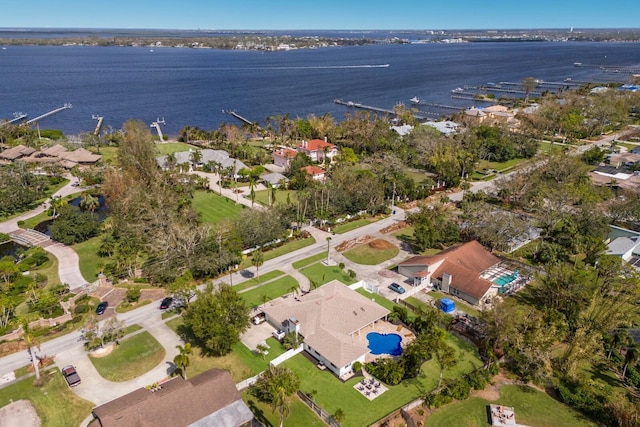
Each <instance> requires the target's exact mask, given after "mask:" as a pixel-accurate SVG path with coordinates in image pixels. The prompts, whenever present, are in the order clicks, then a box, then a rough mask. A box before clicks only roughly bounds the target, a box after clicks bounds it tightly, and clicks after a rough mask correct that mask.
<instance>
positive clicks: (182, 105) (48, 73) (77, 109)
mask: <svg viewBox="0 0 640 427" xmlns="http://www.w3.org/2000/svg"><path fill="white" fill-rule="evenodd" d="M576 62H579V63H582V64H583V66H582V67H575V66H574V63H576ZM387 65H388V66H387ZM599 66H605V67H609V68H606V69H601V68H599ZM621 67H635V68H636V69H637V68H638V67H640V44H637V43H590V42H565V43H562V42H500V43H465V44H432V43H430V44H409V45H387V44H380V45H372V46H357V47H343V48H338V47H335V48H322V49H306V50H291V51H282V52H273V53H263V52H257V51H225V50H214V49H188V48H158V47H154V48H150V47H144V48H143V47H88V46H66V47H53V46H39V47H36V46H6V47H0V76H1V77H0V118H8V119H11V118H13V113H14V112H23V113H27V114H28V115H29V118H33V117H36V116H38V115H40V114H43V113H46V112H48V111H51V110H53V109H55V108H58V107H61V106H62V105H63V104H65V103H70V104H72V105H73V109H70V110H65V111H62V112H60V113H58V114H56V115H53V116H50V117H47V118H45V119H42V120H41V121H40V123H39V125H40V127H41V128H55V129H61V130H62V131H64V132H65V133H67V134H77V133H80V132H90V131H92V130H93V128H94V127H95V124H96V120H95V119H93V116H94V115H99V116H103V117H104V119H105V126H110V127H112V128H114V129H118V128H120V127H121V126H122V123H123V122H124V121H125V120H127V119H130V118H135V119H140V120H143V121H144V122H146V123H151V122H152V121H154V120H156V119H157V118H163V117H164V119H165V121H166V125H165V127H164V129H163V131H164V133H165V134H170V135H172V134H176V133H177V132H178V130H179V129H180V128H182V127H184V126H186V125H191V126H199V127H201V128H204V129H214V128H217V127H218V126H219V124H220V123H221V122H223V121H225V122H233V123H237V120H236V119H234V118H233V117H231V116H229V115H228V114H225V113H224V112H223V110H235V111H237V112H238V113H239V114H241V115H243V116H244V117H246V118H248V119H250V120H252V121H257V122H260V123H264V121H265V118H266V117H269V116H278V115H284V114H289V116H290V117H293V118H295V117H305V116H307V115H309V114H311V113H313V114H316V115H321V114H324V113H330V114H331V115H333V116H334V117H335V118H336V119H337V120H342V119H343V118H344V115H345V113H346V112H347V111H349V110H348V108H347V107H344V106H340V105H337V104H335V103H334V102H333V101H334V99H336V98H340V99H343V100H345V101H354V102H360V103H363V104H367V105H372V106H376V107H381V108H387V109H390V108H393V105H395V104H396V103H398V102H402V103H405V104H406V105H409V104H410V102H409V99H410V98H412V97H414V96H417V97H418V98H420V99H421V100H423V101H425V102H429V103H437V104H447V105H457V106H467V105H471V103H472V102H471V101H462V100H454V99H451V97H450V91H451V90H452V89H455V88H457V87H462V86H464V85H471V86H477V85H483V84H486V83H489V82H491V83H500V82H519V81H521V80H522V79H523V78H525V77H534V78H536V79H540V80H544V81H546V82H562V81H564V80H565V79H567V78H570V79H573V80H574V81H576V80H578V81H596V82H602V81H609V80H611V81H621V82H624V81H625V80H627V79H628V78H629V75H630V74H629V73H627V72H625V70H624V69H622V68H621ZM618 68H620V69H619V70H618ZM616 71H618V72H616ZM425 109H426V107H425Z"/></svg>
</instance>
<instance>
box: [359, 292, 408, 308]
mask: <svg viewBox="0 0 640 427" xmlns="http://www.w3.org/2000/svg"><path fill="white" fill-rule="evenodd" d="M356 292H358V293H359V294H362V295H364V296H365V297H367V298H368V299H373V300H375V302H376V303H378V304H379V305H381V306H383V307H384V308H386V309H387V310H389V311H391V310H393V307H399V306H398V304H396V303H395V302H393V301H389V300H388V299H386V298H385V297H383V296H382V295H377V294H372V293H371V292H369V291H367V290H365V289H363V288H360V289H356Z"/></svg>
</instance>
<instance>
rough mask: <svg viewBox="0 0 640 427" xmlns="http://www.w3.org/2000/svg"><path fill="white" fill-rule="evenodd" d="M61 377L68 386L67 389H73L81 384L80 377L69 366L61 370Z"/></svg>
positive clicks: (73, 368) (74, 369)
mask: <svg viewBox="0 0 640 427" xmlns="http://www.w3.org/2000/svg"><path fill="white" fill-rule="evenodd" d="M62 376H63V377H64V379H65V380H67V384H69V387H75V386H77V385H78V384H80V382H81V381H80V375H78V372H77V371H76V368H75V367H73V366H71V365H68V366H65V367H64V368H62Z"/></svg>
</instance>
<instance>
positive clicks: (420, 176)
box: [405, 170, 433, 184]
mask: <svg viewBox="0 0 640 427" xmlns="http://www.w3.org/2000/svg"><path fill="white" fill-rule="evenodd" d="M405 175H407V176H408V177H409V178H411V179H413V182H415V183H416V184H420V183H422V181H424V180H425V179H429V180H431V181H433V175H429V174H428V173H426V172H419V171H417V170H407V171H405Z"/></svg>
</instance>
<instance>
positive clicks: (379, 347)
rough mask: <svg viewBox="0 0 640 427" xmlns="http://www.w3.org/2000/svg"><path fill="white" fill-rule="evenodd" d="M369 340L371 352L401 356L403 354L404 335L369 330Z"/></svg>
mask: <svg viewBox="0 0 640 427" xmlns="http://www.w3.org/2000/svg"><path fill="white" fill-rule="evenodd" d="M367 340H369V346H368V347H369V349H370V350H371V354H389V355H391V356H400V355H401V354H402V347H401V346H400V342H401V341H402V337H401V336H400V335H398V334H380V333H378V332H369V333H368V334H367Z"/></svg>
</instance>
